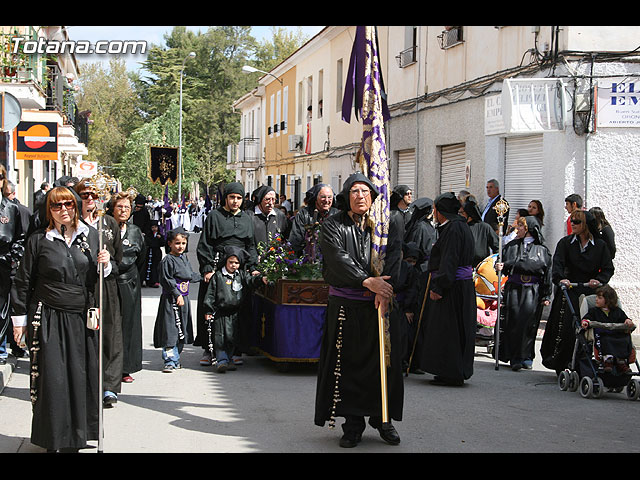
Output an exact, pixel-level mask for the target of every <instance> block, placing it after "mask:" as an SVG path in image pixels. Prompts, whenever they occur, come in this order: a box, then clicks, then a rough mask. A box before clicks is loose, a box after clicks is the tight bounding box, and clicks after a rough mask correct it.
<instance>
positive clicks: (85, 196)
mask: <svg viewBox="0 0 640 480" xmlns="http://www.w3.org/2000/svg"><path fill="white" fill-rule="evenodd" d="M89 197H91V198H93V199H94V200H95V199H97V198H98V194H97V193H96V192H82V193H81V194H80V198H82V199H83V200H87V199H88V198H89Z"/></svg>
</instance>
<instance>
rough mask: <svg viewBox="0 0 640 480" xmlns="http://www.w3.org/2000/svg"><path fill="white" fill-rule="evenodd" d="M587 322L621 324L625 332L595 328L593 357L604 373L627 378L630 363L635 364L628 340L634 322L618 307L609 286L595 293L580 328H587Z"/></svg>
mask: <svg viewBox="0 0 640 480" xmlns="http://www.w3.org/2000/svg"><path fill="white" fill-rule="evenodd" d="M590 322H599V323H623V324H625V325H626V326H627V327H628V329H627V330H615V331H614V330H609V329H602V328H594V337H595V342H594V348H593V350H594V357H595V359H596V361H598V362H601V363H602V364H603V366H604V371H605V372H612V371H613V369H614V368H615V370H616V371H617V373H622V374H626V373H629V372H630V371H631V368H630V367H629V363H633V362H635V361H636V355H635V353H636V351H635V348H634V346H633V341H632V340H631V335H630V333H631V331H633V329H634V325H633V321H632V320H631V319H630V318H629V317H628V316H627V314H626V313H624V311H623V310H622V309H621V308H620V307H619V306H618V294H617V293H616V291H615V290H614V289H613V288H611V287H610V286H609V285H603V286H602V287H600V288H598V289H597V290H596V304H595V306H594V307H591V308H589V311H588V312H587V314H586V315H585V316H584V317H583V318H582V328H585V329H587V328H589V326H590Z"/></svg>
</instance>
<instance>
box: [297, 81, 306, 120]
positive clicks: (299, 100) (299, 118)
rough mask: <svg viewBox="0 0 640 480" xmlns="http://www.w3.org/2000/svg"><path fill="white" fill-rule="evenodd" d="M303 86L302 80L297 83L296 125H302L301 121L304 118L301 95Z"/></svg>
mask: <svg viewBox="0 0 640 480" xmlns="http://www.w3.org/2000/svg"><path fill="white" fill-rule="evenodd" d="M303 92H304V88H303V86H302V82H300V83H298V125H302V122H303V120H304V118H305V116H304V112H305V109H304V107H303V105H304V97H303V95H302V94H303Z"/></svg>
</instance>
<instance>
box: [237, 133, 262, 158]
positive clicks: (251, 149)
mask: <svg viewBox="0 0 640 480" xmlns="http://www.w3.org/2000/svg"><path fill="white" fill-rule="evenodd" d="M259 149H260V139H259V138H251V137H248V138H241V139H240V142H239V143H238V162H240V163H244V162H257V161H258V160H260V150H259Z"/></svg>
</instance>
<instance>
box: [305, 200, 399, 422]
mask: <svg viewBox="0 0 640 480" xmlns="http://www.w3.org/2000/svg"><path fill="white" fill-rule="evenodd" d="M403 231H404V226H403V225H402V224H401V217H399V216H396V217H395V219H394V218H393V217H392V219H391V222H390V227H389V237H388V243H387V250H386V252H387V254H386V255H387V256H386V260H385V265H384V270H383V275H391V277H392V278H391V280H389V283H391V284H392V285H395V284H397V281H398V275H399V272H400V262H401V258H402V232H403ZM320 249H321V250H322V254H323V277H324V280H325V282H326V283H328V284H329V285H330V286H331V287H338V288H351V289H358V290H362V291H363V292H364V293H366V292H368V293H369V294H370V297H369V298H370V299H369V300H359V299H350V298H344V297H343V296H338V295H332V294H331V293H330V294H329V299H328V304H327V314H326V323H325V325H324V329H323V335H322V346H321V351H320V359H319V363H318V380H317V389H316V403H315V417H314V422H315V424H316V425H318V426H323V425H324V423H325V422H326V421H329V422H331V421H332V419H333V418H334V417H336V416H350V415H356V416H377V417H379V416H380V415H381V412H382V410H381V409H382V401H381V392H380V355H379V334H378V313H377V310H376V308H375V306H374V302H373V298H374V296H375V295H374V294H373V293H371V292H369V290H367V289H365V288H364V287H362V282H363V281H364V280H365V279H366V278H367V277H369V276H371V267H370V259H371V234H370V231H369V229H368V228H367V229H366V230H365V231H364V232H363V231H361V230H360V229H359V228H358V227H357V226H356V225H355V224H354V222H353V220H352V219H351V218H350V217H349V215H348V214H347V212H345V211H341V212H339V213H337V214H335V215H333V216H331V217H329V218H327V219H326V220H325V221H324V222H323V223H322V227H321V230H320ZM400 313H401V312H400V310H399V309H398V306H397V304H396V303H395V302H394V303H393V304H392V307H391V314H390V321H389V336H390V341H391V351H390V353H391V361H390V365H389V367H388V369H387V389H388V411H389V417H390V418H391V419H393V420H402V410H403V401H404V385H403V377H402V354H403V352H404V349H403V346H402V345H401V340H402V337H401V334H400V329H401V321H402V318H401V316H400ZM341 319H343V320H341ZM338 338H341V348H340V352H338V348H337V347H336V341H337V340H338ZM338 353H340V376H339V377H338V379H339V380H338V384H337V386H336V374H335V370H336V364H337V361H338ZM336 388H337V389H338V395H339V398H340V401H339V402H337V404H335V405H334V393H335V390H336ZM334 408H335V410H334ZM330 425H331V423H330Z"/></svg>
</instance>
